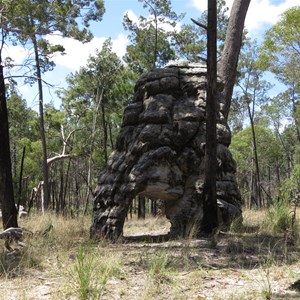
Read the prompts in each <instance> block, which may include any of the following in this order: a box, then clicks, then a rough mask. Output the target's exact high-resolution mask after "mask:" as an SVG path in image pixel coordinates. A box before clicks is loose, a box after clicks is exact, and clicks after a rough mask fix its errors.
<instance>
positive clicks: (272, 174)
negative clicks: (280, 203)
mask: <svg viewBox="0 0 300 300" xmlns="http://www.w3.org/2000/svg"><path fill="white" fill-rule="evenodd" d="M254 130H255V134H256V147H257V156H258V157H257V159H258V161H259V162H260V175H261V176H260V180H261V183H262V185H261V186H262V187H264V189H263V190H262V192H264V193H265V194H266V193H267V194H266V195H267V196H268V197H271V198H276V196H277V193H278V187H279V186H280V176H281V175H280V172H282V171H283V170H282V168H283V162H284V160H285V152H284V149H283V148H282V146H281V145H280V143H279V142H278V139H277V136H276V134H274V133H273V132H272V130H271V129H269V128H267V127H266V126H265V124H255V125H254ZM252 141H253V133H252V129H251V126H247V127H246V128H245V129H243V130H241V131H239V132H237V133H236V134H234V135H233V137H232V143H231V145H230V151H231V153H232V155H233V157H234V159H235V161H236V162H237V164H238V166H239V167H238V171H237V181H238V184H239V188H240V191H241V194H242V197H243V198H244V199H248V201H247V202H246V205H247V206H248V207H249V208H252V207H253V206H254V205H255V206H259V203H257V202H256V203H255V201H257V199H256V198H251V195H252V194H253V188H252V182H253V173H254V172H255V171H256V168H255V165H253V161H252V160H253V155H249V153H253V142H252Z"/></svg>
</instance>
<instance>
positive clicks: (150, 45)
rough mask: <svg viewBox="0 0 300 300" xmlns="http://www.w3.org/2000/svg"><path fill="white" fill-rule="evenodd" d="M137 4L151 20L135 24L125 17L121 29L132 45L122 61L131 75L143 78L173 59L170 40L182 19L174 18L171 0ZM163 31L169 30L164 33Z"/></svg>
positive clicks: (143, 20) (179, 17) (144, 18)
mask: <svg viewBox="0 0 300 300" xmlns="http://www.w3.org/2000/svg"><path fill="white" fill-rule="evenodd" d="M140 2H142V3H143V7H144V8H147V9H148V10H149V13H150V17H147V18H146V17H143V16H140V17H139V21H138V23H137V24H136V23H134V22H133V21H132V20H131V19H130V17H129V15H128V14H126V15H125V16H124V19H123V26H124V28H125V30H128V31H130V32H131V33H130V35H129V39H130V41H131V45H129V46H128V47H127V53H126V55H125V57H124V59H125V61H126V62H127V63H128V64H129V66H130V67H131V68H132V70H134V72H137V73H139V74H142V73H144V72H147V71H149V70H150V69H151V68H155V67H161V66H163V65H164V64H165V63H166V62H168V61H169V60H172V59H175V51H174V49H172V45H171V43H170V37H171V36H172V35H173V34H174V32H175V27H176V24H177V22H178V21H180V20H181V19H182V18H183V16H184V15H183V14H181V15H177V14H176V13H175V12H174V11H173V10H172V6H171V1H170V0H163V1H158V0H148V1H145V0H141V1H140ZM166 27H167V28H168V29H164V28H166Z"/></svg>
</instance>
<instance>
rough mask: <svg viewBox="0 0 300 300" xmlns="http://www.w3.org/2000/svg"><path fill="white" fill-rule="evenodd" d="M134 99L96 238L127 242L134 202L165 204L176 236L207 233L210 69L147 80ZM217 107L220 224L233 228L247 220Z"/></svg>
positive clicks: (107, 181)
mask: <svg viewBox="0 0 300 300" xmlns="http://www.w3.org/2000/svg"><path fill="white" fill-rule="evenodd" d="M134 92H135V93H134V98H133V101H132V103H130V104H129V105H128V106H127V107H126V109H125V112H124V116H123V122H122V127H121V130H120V133H119V136H118V138H117V142H116V149H115V150H114V152H113V153H112V154H111V156H110V158H109V162H108V165H107V168H106V169H105V170H104V171H103V172H102V173H101V175H100V178H99V182H98V186H97V188H96V196H95V199H94V208H93V210H94V211H93V224H92V226H91V237H93V238H99V237H102V236H104V237H107V238H110V239H115V238H117V237H119V236H121V235H122V232H123V225H124V220H125V217H126V215H127V211H128V208H129V205H130V203H131V201H132V199H133V198H134V197H135V196H136V195H143V196H146V197H148V198H150V199H160V200H163V201H164V202H165V213H166V217H167V218H168V219H169V220H170V222H171V229H170V234H171V235H172V236H178V235H186V234H188V233H189V230H191V228H192V227H193V228H197V230H201V228H199V225H200V224H201V220H202V216H203V209H202V185H203V179H204V178H203V173H204V172H203V168H204V148H205V99H206V67H205V66H204V65H202V64H196V63H179V62H177V63H176V62H175V63H172V64H169V65H168V66H166V67H165V68H163V69H156V70H153V71H150V72H149V73H148V74H146V75H144V76H143V77H141V78H140V80H139V81H138V82H137V83H136V86H135V90H134ZM219 104H220V108H221V109H219V110H220V112H219V113H218V123H217V141H218V148H217V156H218V173H217V198H218V206H219V208H220V221H221V222H222V223H223V224H225V225H227V226H228V225H230V222H231V221H232V218H234V217H239V216H241V197H240V194H239V191H238V188H237V184H236V179H235V172H236V164H235V162H234V160H233V158H232V156H231V153H230V152H229V150H228V146H229V144H230V139H231V135H230V130H229V128H228V126H227V124H226V121H225V120H224V117H223V115H222V113H221V111H222V103H219Z"/></svg>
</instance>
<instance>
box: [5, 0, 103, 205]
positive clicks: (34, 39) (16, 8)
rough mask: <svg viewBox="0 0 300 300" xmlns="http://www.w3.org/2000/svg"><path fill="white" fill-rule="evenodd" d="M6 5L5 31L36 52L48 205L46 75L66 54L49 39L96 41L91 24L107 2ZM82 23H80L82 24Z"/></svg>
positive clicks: (25, 0) (32, 1)
mask: <svg viewBox="0 0 300 300" xmlns="http://www.w3.org/2000/svg"><path fill="white" fill-rule="evenodd" d="M3 4H6V5H7V10H6V11H5V20H4V22H2V23H1V25H0V26H1V28H2V30H5V32H6V33H9V34H11V35H12V36H13V37H14V39H15V43H18V42H19V43H21V44H23V45H24V46H25V45H26V47H29V44H31V46H32V48H33V61H34V62H33V65H34V71H33V75H32V76H31V78H30V81H31V83H34V82H37V85H38V94H39V112H40V136H41V141H42V150H43V151H42V152H43V168H42V169H43V180H44V205H45V207H47V206H48V204H49V203H48V202H49V186H48V181H49V178H48V177H49V174H48V166H47V145H46V137H45V131H44V96H43V79H42V74H43V73H45V72H47V71H50V70H52V69H53V67H54V62H53V61H51V56H52V55H53V54H54V53H56V52H61V53H63V52H64V48H63V47H62V46H61V45H52V44H50V43H49V41H48V40H47V35H51V34H61V35H62V36H64V37H72V38H75V39H77V40H79V41H82V42H88V41H90V40H91V39H92V33H91V32H90V31H89V30H88V27H89V24H90V21H100V20H101V19H102V15H103V13H104V5H103V0H94V1H92V0H85V1H79V0H75V1H69V0H60V1H47V0H40V1H35V0H21V1H20V0H13V1H6V0H3V1H1V2H0V5H3ZM79 22H80V23H79Z"/></svg>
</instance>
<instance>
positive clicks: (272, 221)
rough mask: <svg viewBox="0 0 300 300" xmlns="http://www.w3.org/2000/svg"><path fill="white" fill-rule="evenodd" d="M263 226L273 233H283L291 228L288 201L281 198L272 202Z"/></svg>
mask: <svg viewBox="0 0 300 300" xmlns="http://www.w3.org/2000/svg"><path fill="white" fill-rule="evenodd" d="M262 227H263V228H266V229H268V230H270V231H271V232H273V233H284V232H286V231H287V230H290V229H291V228H292V215H291V206H290V202H288V201H285V200H281V201H276V202H274V203H273V204H272V205H271V206H270V207H269V208H268V213H267V217H266V219H265V222H264V223H263V225H262Z"/></svg>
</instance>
